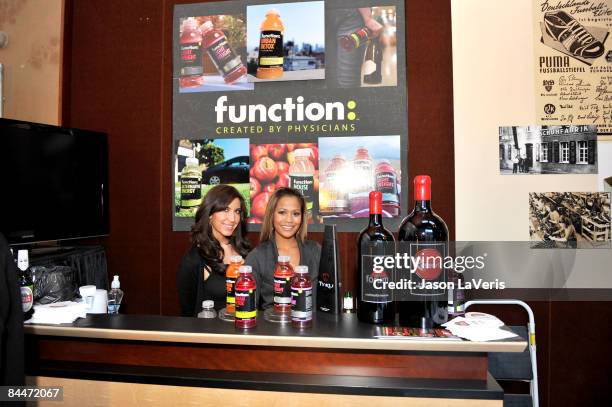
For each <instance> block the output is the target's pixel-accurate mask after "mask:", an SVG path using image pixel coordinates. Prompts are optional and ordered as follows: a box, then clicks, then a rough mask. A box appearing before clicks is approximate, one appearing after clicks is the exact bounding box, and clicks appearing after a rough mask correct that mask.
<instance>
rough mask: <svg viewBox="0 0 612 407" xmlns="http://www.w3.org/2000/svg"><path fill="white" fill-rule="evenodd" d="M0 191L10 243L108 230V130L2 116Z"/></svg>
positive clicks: (2, 226)
mask: <svg viewBox="0 0 612 407" xmlns="http://www.w3.org/2000/svg"><path fill="white" fill-rule="evenodd" d="M0 191H1V194H0V232H2V234H3V235H4V236H5V237H6V239H7V240H8V241H9V244H13V245H15V244H25V243H37V242H44V241H55V240H58V241H61V240H68V239H80V238H86V237H95V236H104V235H108V233H109V207H108V142H107V137H106V134H104V133H100V132H96V131H87V130H79V129H69V128H62V127H57V126H50V125H45V124H39V123H29V122H24V121H18V120H10V119H0Z"/></svg>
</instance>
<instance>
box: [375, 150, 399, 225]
mask: <svg viewBox="0 0 612 407" xmlns="http://www.w3.org/2000/svg"><path fill="white" fill-rule="evenodd" d="M374 179H375V182H376V190H377V191H379V192H381V193H382V209H383V211H385V212H387V213H388V214H389V215H391V216H398V215H399V210H400V204H399V193H398V188H397V173H396V172H395V168H393V166H392V165H391V163H390V162H389V160H380V161H379V163H378V164H377V165H376V169H375V170H374Z"/></svg>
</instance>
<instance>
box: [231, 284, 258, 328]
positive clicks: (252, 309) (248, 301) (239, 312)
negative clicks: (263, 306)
mask: <svg viewBox="0 0 612 407" xmlns="http://www.w3.org/2000/svg"><path fill="white" fill-rule="evenodd" d="M235 317H236V319H238V320H242V321H248V320H252V319H255V318H257V307H256V303H255V290H248V291H236V315H235Z"/></svg>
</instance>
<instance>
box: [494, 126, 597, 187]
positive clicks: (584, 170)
mask: <svg viewBox="0 0 612 407" xmlns="http://www.w3.org/2000/svg"><path fill="white" fill-rule="evenodd" d="M499 173H500V174H502V175H527V174H597V127H596V126H503V127H500V128H499Z"/></svg>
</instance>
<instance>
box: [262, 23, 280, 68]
mask: <svg viewBox="0 0 612 407" xmlns="http://www.w3.org/2000/svg"><path fill="white" fill-rule="evenodd" d="M283 62H284V54H283V34H282V33H281V32H280V31H262V32H261V37H260V38H259V66H260V67H261V68H274V67H282V66H283Z"/></svg>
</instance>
